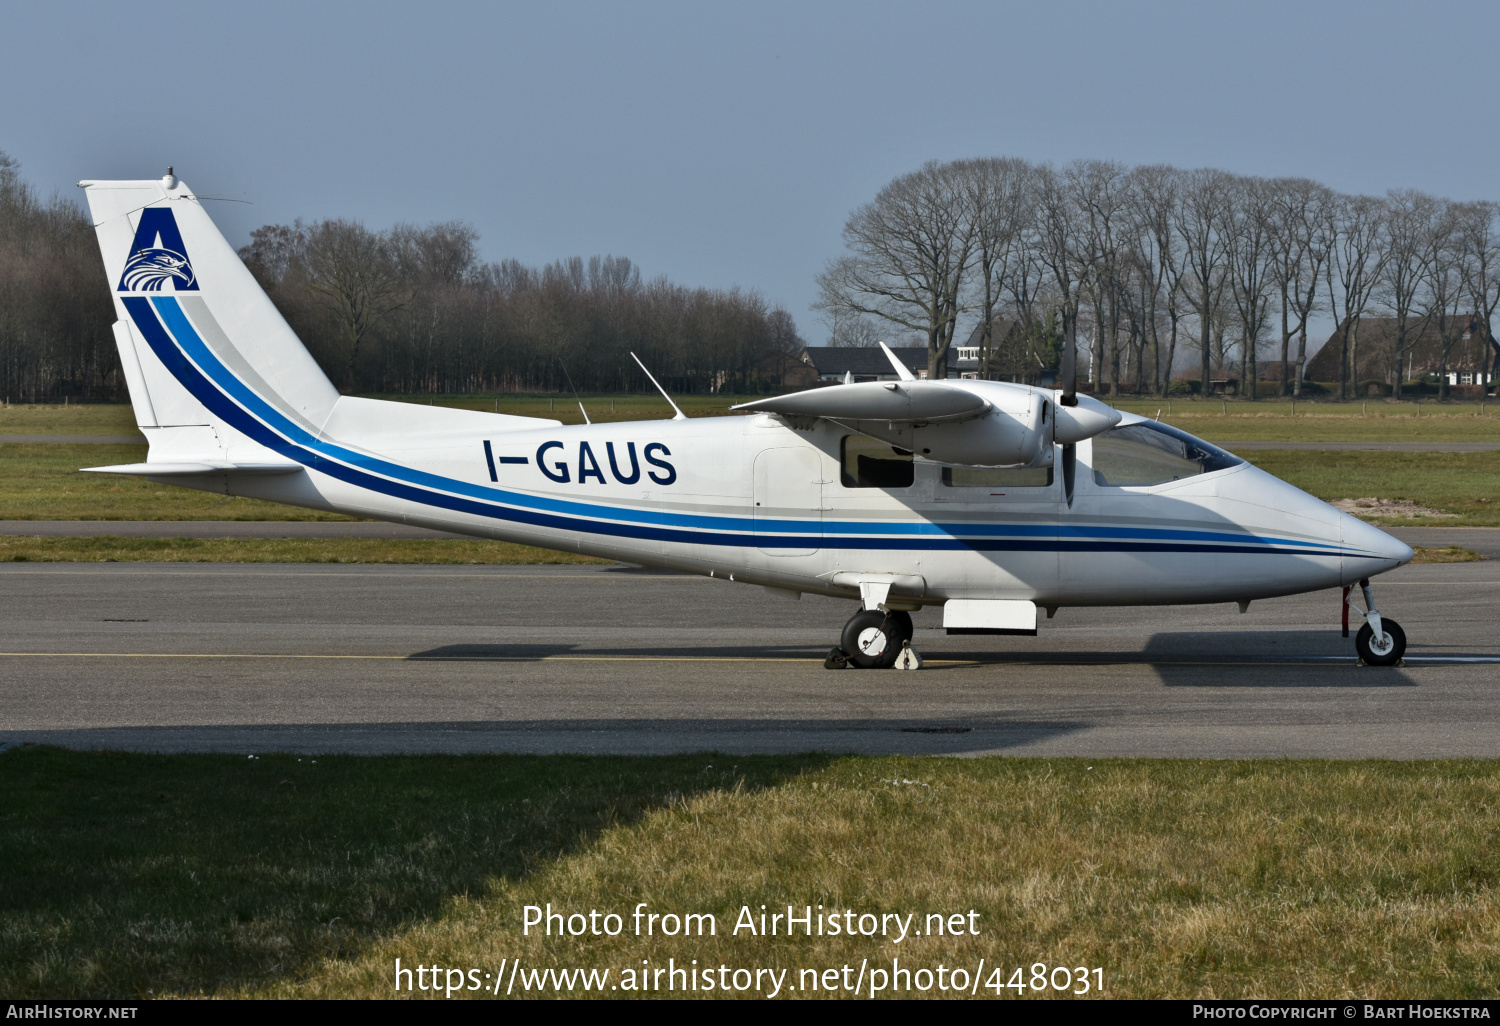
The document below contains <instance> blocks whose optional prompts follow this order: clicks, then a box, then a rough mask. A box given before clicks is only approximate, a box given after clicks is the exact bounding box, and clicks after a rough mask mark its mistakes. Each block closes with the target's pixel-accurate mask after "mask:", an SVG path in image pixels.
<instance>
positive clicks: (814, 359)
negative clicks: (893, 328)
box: [802, 346, 927, 383]
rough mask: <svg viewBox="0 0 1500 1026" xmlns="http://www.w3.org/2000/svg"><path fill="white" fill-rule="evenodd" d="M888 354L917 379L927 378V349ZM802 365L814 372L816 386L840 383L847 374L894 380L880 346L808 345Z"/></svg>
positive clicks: (861, 378) (896, 349) (901, 349)
mask: <svg viewBox="0 0 1500 1026" xmlns="http://www.w3.org/2000/svg"><path fill="white" fill-rule="evenodd" d="M891 352H893V353H895V354H896V359H898V360H900V361H901V362H902V363H903V364H905V365H906V366H907V368H908V369H909V370H910V371H911V372H912V374H914V375H915V376H916V377H918V378H925V377H927V347H926V346H892V347H891ZM802 362H803V363H805V364H807V365H808V366H810V367H812V368H813V369H814V370H816V371H817V374H818V382H819V383H836V382H840V381H843V380H844V376H845V375H846V374H852V375H854V380H855V381H895V380H896V368H894V367H892V366H891V361H890V360H888V359H886V355H885V354H884V353H882V352H881V351H880V347H879V346H807V347H806V348H805V349H803V350H802Z"/></svg>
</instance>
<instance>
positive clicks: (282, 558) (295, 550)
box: [0, 535, 610, 564]
mask: <svg viewBox="0 0 1500 1026" xmlns="http://www.w3.org/2000/svg"><path fill="white" fill-rule="evenodd" d="M101 562H103V563H115V562H121V563H123V562H138V563H427V564H437V563H468V564H479V563H484V564H516V563H527V564H539V563H549V564H556V563H571V564H577V563H608V562H610V561H609V560H605V559H595V558H593V557H592V556H583V555H579V554H578V553H576V552H559V551H557V550H555V549H539V548H535V547H533V546H531V545H514V544H512V543H510V542H500V541H484V540H481V539H477V538H476V539H474V540H472V541H470V540H467V539H459V538H416V539H409V540H395V541H386V540H383V539H378V538H328V539H324V538H120V537H114V536H100V537H94V538H37V537H30V536H25V535H0V563H101Z"/></svg>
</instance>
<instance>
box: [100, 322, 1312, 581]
mask: <svg viewBox="0 0 1500 1026" xmlns="http://www.w3.org/2000/svg"><path fill="white" fill-rule="evenodd" d="M122 302H123V303H124V305H125V307H126V309H127V311H128V312H129V313H130V315H131V318H132V319H133V320H134V322H135V324H136V326H137V327H138V328H139V329H140V331H141V334H142V336H143V337H144V338H145V339H146V342H147V344H148V345H150V346H151V349H152V351H153V352H154V353H156V355H157V357H158V358H159V359H160V360H161V361H162V363H163V365H164V366H166V368H167V369H168V370H169V371H170V372H171V373H172V375H173V376H174V377H175V378H177V380H178V381H179V382H181V383H182V385H183V387H185V388H186V389H187V390H188V391H189V393H191V394H192V395H193V397H194V398H196V399H197V400H198V401H199V402H201V403H203V405H204V406H205V407H207V408H208V409H209V410H210V411H211V412H213V413H214V414H215V415H216V416H218V417H220V418H221V419H223V420H224V421H225V422H226V423H228V424H229V425H231V426H232V427H234V428H235V429H237V430H239V431H241V432H243V433H244V434H245V435H246V436H247V437H249V438H251V439H252V440H254V441H256V442H258V443H259V444H261V445H264V446H266V447H267V448H268V449H271V450H272V451H274V452H276V453H278V454H280V455H282V456H284V457H286V458H288V459H291V460H294V461H296V462H298V463H301V464H303V465H304V466H307V467H308V468H310V469H313V470H317V471H318V472H320V473H323V474H327V475H328V476H330V477H333V478H336V479H338V480H341V481H344V482H346V483H348V484H352V485H355V486H356V487H360V488H367V489H369V490H371V491H374V492H377V493H380V494H385V495H389V496H392V497H395V498H401V499H407V500H410V501H412V502H416V503H418V504H421V505H427V506H433V507H437V508H440V509H448V510H451V511H454V512H459V513H468V514H472V515H475V516H480V517H484V518H486V519H495V520H507V521H511V522H514V523H522V524H528V525H531V526H536V527H547V528H553V529H558V530H567V531H580V532H583V533H588V534H598V535H604V536H608V537H618V538H637V539H643V540H651V541H662V542H677V543H688V544H692V543H696V544H707V545H724V546H737V547H750V546H760V547H765V548H830V549H883V550H891V549H914V550H918V551H940V550H962V549H970V550H975V551H981V552H1016V551H1058V552H1203V553H1235V552H1239V553H1257V554H1258V553H1268V554H1271V553H1274V554H1280V555H1326V556H1337V555H1340V554H1341V553H1340V552H1339V551H1338V550H1329V549H1327V547H1326V546H1323V545H1318V544H1317V543H1311V542H1299V541H1294V540H1290V539H1286V540H1283V541H1281V542H1280V543H1279V544H1271V543H1268V542H1267V541H1265V540H1264V539H1260V538H1254V537H1248V538H1247V537H1244V536H1242V535H1231V534H1227V533H1223V532H1210V531H1172V532H1165V531H1159V530H1157V531H1153V530H1151V529H1149V528H1108V527H1100V528H1086V527H1064V528H1062V529H1061V531H1059V528H1057V527H1055V526H1045V525H1021V524H1017V525H1011V526H1007V527H1003V528H1002V527H1000V526H999V525H969V524H954V525H936V524H931V523H927V524H920V525H919V524H878V525H872V524H840V523H837V522H835V523H824V524H816V526H819V527H821V528H822V529H823V530H824V531H825V532H827V531H828V530H830V529H832V530H834V531H847V532H851V533H852V532H853V531H856V530H864V531H870V530H872V529H873V530H875V531H879V532H881V533H884V534H906V533H907V532H909V531H912V530H913V529H917V530H922V531H923V533H928V532H932V533H934V534H936V533H937V532H944V533H945V534H946V535H947V536H946V537H944V536H938V537H919V538H913V537H901V538H869V537H865V538H858V537H847V536H841V535H840V534H832V535H830V534H827V533H824V534H821V535H809V536H802V537H799V536H788V535H786V534H782V533H777V534H775V535H774V536H768V535H767V534H765V533H760V534H745V533H742V532H724V531H703V530H694V531H688V530H681V529H673V528H667V527H648V526H645V525H641V524H631V523H624V522H619V521H604V522H600V521H593V520H584V519H580V518H578V517H576V516H559V515H554V514H548V513H542V512H539V511H537V510H534V509H524V508H523V509H515V508H512V507H508V506H498V505H495V504H494V503H493V501H475V500H472V499H469V498H464V497H460V496H453V495H445V494H442V493H438V492H433V491H430V490H428V489H426V488H418V487H414V486H412V485H410V484H407V483H404V482H400V481H390V480H387V479H385V478H383V477H376V476H374V475H373V474H370V473H367V472H366V471H363V470H360V469H357V468H356V467H351V466H346V465H345V463H342V462H337V461H335V460H334V459H330V458H328V457H326V456H324V455H322V454H321V453H320V452H318V451H316V450H318V449H326V450H328V451H330V452H334V453H337V454H338V457H339V459H340V460H346V461H348V462H352V463H358V464H361V465H364V466H368V467H371V468H372V469H378V470H380V471H381V472H382V473H390V474H393V475H395V474H400V475H402V476H410V477H411V478H413V479H416V480H423V481H426V482H431V483H433V484H435V485H436V486H437V487H442V488H448V489H451V490H455V491H464V492H479V493H480V494H490V495H498V496H507V497H508V496H509V495H510V494H512V493H507V492H504V491H500V490H498V489H478V488H476V487H475V486H472V485H469V484H468V483H466V482H462V481H454V480H452V479H448V478H442V477H439V476H437V475H433V474H428V473H425V472H422V471H417V470H414V469H412V468H408V467H402V466H399V465H397V464H392V463H388V462H386V461H384V460H380V459H377V458H374V457H370V456H366V455H364V454H362V453H356V452H353V451H351V450H347V449H343V448H342V447H340V446H334V445H329V444H328V443H325V442H321V441H320V440H318V439H315V438H313V437H312V436H311V435H309V434H308V433H307V432H306V431H304V430H303V429H301V428H300V427H299V426H297V425H296V424H295V423H293V422H291V421H290V420H289V419H287V418H286V417H285V416H283V415H282V414H281V413H280V412H279V411H277V410H275V409H274V408H272V407H271V406H270V405H269V404H267V403H266V402H265V401H264V400H263V399H261V398H260V397H259V396H257V395H255V394H254V393H253V392H250V391H249V390H248V389H247V388H246V387H245V386H244V384H243V383H242V382H240V381H239V380H238V379H237V378H235V377H234V376H233V374H232V373H230V372H229V371H228V369H227V368H225V367H223V365H222V364H221V363H220V362H219V361H218V359H217V358H216V357H215V356H214V355H213V353H212V352H211V351H210V350H208V348H207V347H206V346H205V345H204V344H203V342H202V340H201V339H200V338H199V337H198V335H197V332H196V331H195V330H193V328H192V325H191V323H190V322H188V321H187V319H186V317H185V315H184V314H183V313H182V311H181V308H180V307H179V306H178V304H177V301H176V300H175V299H174V298H172V297H165V296H164V297H161V298H160V299H157V300H156V302H155V304H154V307H155V309H154V310H153V304H152V302H151V301H150V300H147V299H145V298H141V297H134V296H131V297H122ZM158 312H159V313H160V314H161V315H162V317H163V318H165V319H166V320H167V321H168V323H169V324H170V325H171V326H172V328H173V331H174V334H176V336H177V337H176V340H175V342H174V339H173V337H172V335H169V334H168V333H167V331H166V330H165V329H164V328H163V326H162V323H161V321H160V320H158V318H157V316H156V314H157V313H158ZM188 351H191V352H192V354H193V356H194V357H195V358H196V359H197V360H198V361H199V362H200V363H201V364H202V365H203V366H204V367H207V368H211V369H213V370H215V371H216V374H215V376H216V377H217V378H219V380H220V383H221V384H222V387H223V388H227V389H229V390H231V391H233V392H236V393H239V396H238V398H239V399H240V403H243V404H244V406H241V405H240V403H236V402H235V401H234V400H233V399H231V397H230V396H229V395H227V394H226V393H225V391H223V390H221V387H216V385H215V383H214V382H212V381H210V380H209V379H208V378H207V377H206V376H205V374H204V373H203V372H202V371H200V370H199V368H198V367H196V366H194V364H193V362H192V361H190V360H188V359H187V356H186V352H188ZM246 407H249V408H250V409H247V408H246ZM251 409H255V410H257V412H258V413H259V417H257V416H254V415H252V413H251V412H250V410H251ZM268 420H274V421H276V422H278V424H279V427H280V430H281V432H284V434H282V433H278V432H277V431H275V430H272V428H271V427H270V426H269V425H268V424H267V423H266V422H265V421H268ZM502 461H504V458H502ZM517 498H518V499H519V498H521V497H520V496H517ZM525 498H526V499H528V500H530V501H546V500H539V499H538V498H537V497H532V496H526V497H525ZM556 505H558V506H561V507H574V508H582V509H585V510H588V511H590V512H595V511H597V513H596V515H605V516H607V515H612V514H614V515H617V514H618V512H619V511H617V510H614V509H612V508H607V507H605V508H601V507H591V506H587V505H585V504H580V503H571V502H566V501H559V502H557V503H556ZM631 512H633V513H636V514H637V515H643V516H651V517H653V518H660V519H661V520H664V521H667V522H671V521H672V520H678V521H680V520H683V519H687V520H690V521H698V522H719V523H729V524H734V525H736V526H738V525H740V524H742V523H743V521H742V520H736V519H734V518H729V517H692V518H681V517H677V516H676V515H671V514H665V515H664V514H650V513H647V512H645V511H631ZM778 526H779V528H780V529H781V530H782V531H786V530H797V529H801V530H806V529H807V528H808V527H811V526H815V522H812V523H810V522H806V521H803V522H798V521H780V522H778ZM997 530H1005V531H1007V532H1008V533H1010V534H1012V535H1021V536H1022V537H1010V538H993V537H992V538H974V537H971V538H962V537H954V535H955V534H959V533H963V534H969V533H971V532H972V533H976V534H977V533H979V532H981V531H988V532H995V531H997ZM1059 533H1063V534H1072V535H1092V536H1094V540H1082V539H1079V540H1064V539H1062V538H1060V537H1058V535H1059ZM1100 535H1103V536H1105V537H1113V538H1117V539H1118V540H1116V541H1100V540H1097V538H1098V536H1100ZM1128 538H1140V539H1142V540H1140V541H1129V540H1126V539H1128ZM1166 538H1177V539H1180V540H1178V541H1169V540H1165V539H1166ZM1145 539H1154V540H1145ZM1193 539H1202V540H1203V542H1218V544H1203V543H1199V544H1183V542H1184V541H1189V540H1193ZM1226 541H1228V542H1231V543H1230V544H1225V543H1224V542H1226ZM1235 543H1237V544H1235Z"/></svg>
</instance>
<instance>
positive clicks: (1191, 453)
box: [1093, 420, 1245, 485]
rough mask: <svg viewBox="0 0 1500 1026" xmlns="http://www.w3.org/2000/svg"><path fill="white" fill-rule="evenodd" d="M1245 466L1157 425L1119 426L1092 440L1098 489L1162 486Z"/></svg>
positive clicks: (1215, 448)
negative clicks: (1099, 485)
mask: <svg viewBox="0 0 1500 1026" xmlns="http://www.w3.org/2000/svg"><path fill="white" fill-rule="evenodd" d="M1244 462H1245V461H1244V460H1242V459H1240V458H1239V457H1238V456H1236V455H1234V454H1233V453H1228V452H1225V451H1224V450H1223V449H1220V448H1219V447H1218V446H1216V445H1210V444H1209V443H1208V442H1205V441H1204V440H1203V439H1201V438H1194V437H1193V436H1192V435H1190V434H1188V433H1187V432H1186V431H1179V430H1177V429H1176V428H1174V427H1168V426H1167V425H1166V424H1162V423H1159V422H1157V421H1151V420H1146V421H1137V422H1136V423H1134V424H1121V425H1120V426H1119V427H1115V428H1111V429H1110V430H1108V431H1106V432H1105V433H1104V434H1102V435H1096V436H1095V437H1094V458H1093V464H1094V481H1095V482H1096V483H1098V484H1101V485H1154V484H1165V483H1166V482H1168V481H1177V480H1181V479H1182V478H1185V477H1193V476H1195V475H1198V474H1208V473H1211V472H1212V471H1215V470H1224V469H1226V468H1228V467H1237V466H1239V465H1240V464H1242V463H1244Z"/></svg>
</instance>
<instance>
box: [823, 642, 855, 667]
mask: <svg viewBox="0 0 1500 1026" xmlns="http://www.w3.org/2000/svg"><path fill="white" fill-rule="evenodd" d="M848 667H849V653H848V652H845V651H844V650H843V649H841V648H839V647H838V646H837V645H834V646H833V647H832V648H830V649H829V650H828V658H827V659H824V660H823V669H825V670H845V669H848Z"/></svg>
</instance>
